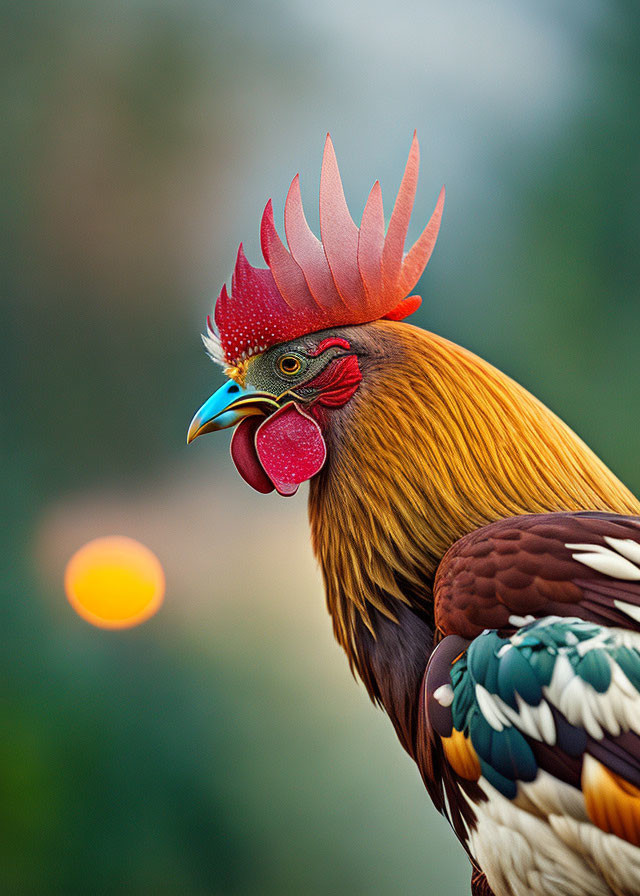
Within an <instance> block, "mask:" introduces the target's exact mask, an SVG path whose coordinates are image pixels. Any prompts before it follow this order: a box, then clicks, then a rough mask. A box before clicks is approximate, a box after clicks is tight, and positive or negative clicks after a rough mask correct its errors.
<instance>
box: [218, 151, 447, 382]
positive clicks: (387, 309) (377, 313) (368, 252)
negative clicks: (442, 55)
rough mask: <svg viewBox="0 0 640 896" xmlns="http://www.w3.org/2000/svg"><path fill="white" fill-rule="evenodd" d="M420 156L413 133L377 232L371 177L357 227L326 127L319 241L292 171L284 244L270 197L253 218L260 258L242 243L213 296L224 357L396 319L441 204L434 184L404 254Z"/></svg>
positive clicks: (406, 304) (377, 194)
mask: <svg viewBox="0 0 640 896" xmlns="http://www.w3.org/2000/svg"><path fill="white" fill-rule="evenodd" d="M419 164H420V151H419V147H418V140H417V137H416V135H415V133H414V135H413V140H412V143H411V150H410V153H409V159H408V161H407V165H406V168H405V172H404V176H403V178H402V183H401V184H400V189H399V191H398V196H397V199H396V202H395V206H394V209H393V213H392V215H391V219H390V221H389V227H388V230H387V234H386V236H385V232H384V212H383V208H382V193H381V190H380V184H379V183H378V182H377V181H376V183H375V184H374V185H373V188H372V190H371V193H370V194H369V198H368V199H367V204H366V206H365V209H364V212H363V214H362V222H361V225H360V228H358V227H357V226H356V224H355V223H354V221H353V219H352V218H351V215H350V214H349V209H348V208H347V203H346V200H345V197H344V191H343V188H342V181H341V179H340V172H339V170H338V163H337V161H336V156H335V152H334V149H333V144H332V142H331V138H330V137H329V135H328V134H327V140H326V143H325V149H324V156H323V160H322V170H321V175H320V233H321V236H322V241H320V240H319V239H318V238H317V237H316V236H315V235H314V234H313V233H312V231H311V229H310V228H309V225H308V224H307V220H306V218H305V214H304V209H303V207H302V198H301V195H300V183H299V178H298V175H296V176H295V177H294V179H293V182H292V184H291V187H290V189H289V193H288V194H287V199H286V202H285V209H284V224H285V234H286V237H287V243H288V248H287V246H285V244H284V243H283V242H282V240H281V239H280V237H279V235H278V232H277V231H276V227H275V223H274V220H273V207H272V204H271V200H269V202H268V203H267V206H266V208H265V210H264V214H263V216H262V224H261V228H260V237H261V244H262V254H263V256H264V259H265V261H266V263H267V267H266V268H254V267H253V266H252V265H250V264H249V262H248V261H247V259H246V257H245V255H244V252H243V249H242V244H241V245H240V248H239V249H238V258H237V261H236V266H235V270H234V272H233V276H232V279H231V295H229V294H228V293H227V289H226V286H225V287H223V288H222V291H221V293H220V295H219V297H218V301H217V302H216V307H215V315H214V316H215V323H216V327H217V331H218V337H217V338H218V339H219V341H220V344H221V347H222V351H223V353H224V357H225V358H226V359H227V361H228V362H229V363H232V364H233V363H235V362H237V361H239V360H241V359H242V358H246V357H248V356H250V355H252V354H255V353H257V352H261V351H264V350H265V349H266V348H269V347H270V346H272V345H276V344H278V343H280V342H288V341H289V340H290V339H295V338H296V337H298V336H303V335H304V334H306V333H313V332H317V331H318V330H324V329H327V328H328V327H336V326H347V325H350V324H362V323H367V322H369V321H372V320H379V319H380V318H387V319H389V320H402V319H403V318H404V317H406V316H407V315H409V314H411V313H412V312H413V311H415V310H416V308H417V307H418V306H419V305H420V302H421V299H420V297H419V296H411V295H408V293H410V291H411V290H412V289H413V287H414V286H415V285H416V283H417V282H418V279H419V278H420V275H421V274H422V272H423V270H424V268H425V267H426V264H427V262H428V261H429V257H430V256H431V252H432V251H433V247H434V245H435V242H436V239H437V236H438V229H439V227H440V219H441V217H442V209H443V206H444V188H443V189H442V190H441V192H440V196H439V198H438V203H437V205H436V208H435V211H434V213H433V215H432V216H431V220H430V221H429V223H428V224H427V226H426V228H425V229H424V231H423V232H422V234H421V235H420V236H419V237H418V239H417V241H416V242H415V244H414V245H413V246H412V248H411V249H410V250H409V251H408V252H407V253H406V254H404V244H405V240H406V236H407V231H408V229H409V220H410V218H411V211H412V208H413V202H414V199H415V194H416V186H417V182H418V168H419ZM211 329H212V328H211V327H210V326H209V330H211Z"/></svg>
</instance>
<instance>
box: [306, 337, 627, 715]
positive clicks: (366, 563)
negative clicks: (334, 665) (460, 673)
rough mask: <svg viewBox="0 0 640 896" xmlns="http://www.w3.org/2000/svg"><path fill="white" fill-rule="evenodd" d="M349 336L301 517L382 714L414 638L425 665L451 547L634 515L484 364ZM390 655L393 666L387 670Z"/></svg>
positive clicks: (535, 408)
mask: <svg viewBox="0 0 640 896" xmlns="http://www.w3.org/2000/svg"><path fill="white" fill-rule="evenodd" d="M355 329H356V328H354V330H355ZM357 329H358V331H360V332H359V336H358V339H359V343H360V345H361V346H362V348H363V352H362V372H363V381H362V383H361V386H360V388H359V390H358V392H357V393H356V395H355V396H354V398H353V399H352V400H351V401H350V402H349V404H348V405H346V406H345V407H344V408H341V409H339V410H337V411H334V412H332V414H331V420H330V422H329V424H328V426H327V428H326V432H325V437H326V440H327V447H328V458H327V463H326V465H325V468H324V469H323V470H322V471H321V473H320V474H319V475H318V476H316V477H315V478H314V479H313V480H312V481H311V489H310V493H309V516H310V522H311V532H312V541H313V547H314V551H315V553H316V556H317V558H318V560H319V563H320V566H321V569H322V572H323V576H324V580H325V587H326V595H327V604H328V608H329V612H330V613H331V616H332V618H333V625H334V631H335V635H336V638H337V640H338V641H339V642H340V644H341V645H342V646H343V647H344V649H345V651H346V653H347V656H348V658H349V661H350V664H351V666H352V668H353V669H355V671H357V672H358V674H359V675H360V677H361V678H362V680H363V681H364V683H365V685H366V686H367V689H368V690H369V693H370V694H371V696H372V697H373V698H374V699H376V700H380V701H381V702H384V704H385V707H386V708H387V709H388V710H389V706H387V703H388V702H389V700H388V697H387V698H386V699H383V697H382V696H381V695H382V694H383V691H384V688H385V683H384V678H385V676H388V675H391V676H394V675H396V677H398V679H399V680H400V681H405V682H406V681H408V679H409V678H412V681H413V684H412V685H411V688H415V673H412V674H411V675H409V674H408V673H407V671H406V670H407V669H409V668H411V669H413V667H414V666H415V660H414V658H413V655H412V654H413V653H414V652H415V650H416V649H417V648H416V645H415V641H416V638H415V637H414V635H415V632H416V631H421V637H422V639H423V645H424V646H423V648H422V655H423V660H422V669H424V666H425V665H426V661H427V658H428V654H429V650H430V646H431V645H430V640H431V630H432V629H433V602H432V593H431V585H432V582H433V577H434V575H435V571H436V568H437V566H438V563H439V562H440V559H441V558H442V556H443V555H444V553H445V552H446V551H447V549H448V548H449V547H450V546H451V545H452V544H453V543H454V542H455V541H456V540H457V539H458V538H460V537H462V536H463V535H465V534H466V533H468V532H470V531H472V530H473V529H476V528H479V527H480V526H483V525H486V524H487V523H490V522H494V521H495V520H497V519H501V518H504V517H508V516H514V515H517V514H522V513H544V512H552V511H563V510H610V511H614V512H617V513H638V512H639V511H640V504H639V503H638V501H637V500H636V499H635V498H634V497H633V495H632V494H631V493H630V492H629V491H628V490H627V489H626V488H625V487H624V486H623V485H622V484H621V483H620V482H619V480H618V479H617V478H616V477H615V476H614V475H613V474H612V473H611V472H610V471H609V470H608V469H607V468H606V467H605V465H604V464H603V463H602V462H601V461H600V460H599V459H598V458H597V457H596V456H595V455H594V454H593V452H591V451H590V449H589V448H587V446H586V445H585V444H584V443H583V442H582V441H581V440H580V439H579V438H578V436H576V435H575V433H573V432H572V431H571V430H570V429H569V428H568V427H567V426H566V425H565V424H564V423H562V421H560V420H559V419H558V418H557V417H556V416H555V415H554V414H553V413H552V412H551V411H550V410H549V409H548V408H546V407H545V406H544V405H543V404H541V403H540V402H539V401H537V399H535V398H534V397H533V396H532V395H530V394H529V393H528V392H527V391H526V390H524V389H523V388H522V387H521V386H519V385H517V384H516V383H514V382H513V381H512V380H510V379H509V378H508V377H507V376H506V375H504V374H502V373H500V371H498V370H496V369H495V368H493V367H491V365H489V364H487V363H486V362H485V361H482V360H481V359H480V358H478V357H476V356H475V355H473V354H471V353H470V352H468V351H466V350H465V349H462V348H460V347H459V346H456V345H454V344H452V343H450V342H448V341H447V340H444V339H442V338H440V337H438V336H435V335H433V334H431V333H427V332H425V331H423V330H419V329H416V328H415V327H411V326H409V325H407V324H399V323H391V322H387V321H378V322H376V323H373V324H368V325H365V326H362V327H359V328H357ZM354 341H355V340H354ZM407 627H409V628H411V629H412V634H411V636H410V637H409V636H408V635H407ZM383 630H384V637H382V635H381V632H382V631H383ZM394 637H395V643H394ZM383 641H384V648H379V647H376V645H377V644H378V643H379V642H380V643H382V642H383ZM394 650H395V655H396V660H395V665H394V664H393V663H391V664H389V663H388V662H387V660H386V659H385V657H386V656H388V655H390V654H391V653H393V651H394ZM403 658H404V659H403ZM405 660H406V661H405ZM407 686H409V685H407ZM396 727H398V726H397V725H396Z"/></svg>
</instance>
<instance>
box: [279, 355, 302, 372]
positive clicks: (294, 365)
mask: <svg viewBox="0 0 640 896" xmlns="http://www.w3.org/2000/svg"><path fill="white" fill-rule="evenodd" d="M301 367H302V363H301V361H300V359H299V358H296V356H295V355H282V357H281V358H279V359H278V369H279V370H280V373H284V374H285V376H295V375H296V373H300V368H301Z"/></svg>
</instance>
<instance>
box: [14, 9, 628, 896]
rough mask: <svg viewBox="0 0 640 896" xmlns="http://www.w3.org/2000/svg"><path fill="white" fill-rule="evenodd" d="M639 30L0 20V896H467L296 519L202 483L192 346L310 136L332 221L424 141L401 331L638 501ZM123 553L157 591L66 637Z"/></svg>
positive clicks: (209, 479)
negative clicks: (85, 586) (334, 175)
mask: <svg viewBox="0 0 640 896" xmlns="http://www.w3.org/2000/svg"><path fill="white" fill-rule="evenodd" d="M639 10H640V8H639V7H638V5H637V4H636V3H634V2H631V0H610V2H608V3H607V2H604V0H593V2H592V0H586V2H585V0H538V2H535V3H532V2H525V0H495V2H492V3H484V2H483V3H476V2H473V0H448V2H446V3H445V2H425V0H414V2H409V0H396V2H394V3H391V2H383V0H370V2H367V3H363V2H356V0H328V2H325V3H322V4H320V3H311V2H303V0H264V2H257V0H255V2H251V0H242V2H238V3H235V4H232V3H223V2H216V0H206V2H204V0H126V2H125V0H123V2H120V3H105V2H94V0H83V2H76V0H61V2H57V3H50V2H44V3H38V4H34V3H28V2H24V3H9V2H5V3H3V4H2V17H3V27H2V28H1V29H0V35H1V37H0V42H1V43H0V47H1V52H0V67H1V69H2V75H3V77H2V87H1V102H2V106H1V116H2V123H3V124H2V131H3V137H4V138H5V139H4V140H3V142H2V150H1V155H0V163H1V165H2V170H1V178H0V180H1V182H2V196H3V201H2V216H1V220H2V227H3V237H4V238H3V249H4V251H3V253H2V257H1V260H0V276H1V278H2V288H1V291H0V296H1V303H2V319H1V321H0V324H1V326H0V363H1V364H2V389H1V391H0V394H1V399H0V400H1V402H2V418H1V420H2V449H1V450H2V454H1V456H0V480H1V484H2V489H1V493H2V524H1V528H0V539H1V541H0V551H1V570H2V572H1V579H0V581H1V585H0V587H1V591H2V611H1V619H2V636H1V638H0V682H1V684H0V707H1V709H0V712H1V729H0V821H1V834H0V891H1V892H3V893H8V894H14V893H15V894H23V893H24V894H57V893H60V894H75V893H78V894H85V893H91V894H102V893H105V894H110V893H126V894H132V896H137V894H152V893H153V894H156V893H158V894H186V896H189V894H234V896H235V894H238V896H240V894H247V896H249V894H314V893H318V894H326V893H336V894H399V893H400V894H423V893H438V892H447V893H453V894H458V893H460V894H462V893H465V892H466V888H467V886H468V880H469V873H468V868H467V866H466V862H465V859H464V856H463V855H462V852H461V850H460V849H459V848H458V847H457V845H456V844H455V842H454V838H453V836H452V835H451V834H450V832H449V830H448V827H447V825H446V824H445V823H444V821H442V819H440V818H439V817H438V816H437V814H436V813H435V811H434V810H433V809H432V807H431V806H430V804H429V801H428V798H427V796H426V794H425V793H424V792H423V791H422V787H421V784H420V781H419V779H418V775H417V772H416V771H415V770H414V768H413V767H412V765H411V763H410V761H409V760H408V758H407V757H406V756H405V755H404V754H403V752H402V750H401V749H400V747H399V745H398V744H397V743H396V740H395V736H394V734H393V732H392V730H391V727H390V725H389V724H388V722H387V721H386V720H385V718H384V717H383V715H382V714H381V713H380V712H379V711H376V710H374V709H373V708H372V707H371V706H370V705H369V703H368V700H367V698H366V695H365V693H364V691H363V689H362V688H361V687H358V686H357V684H356V683H355V682H354V681H353V680H352V678H351V677H350V674H349V672H348V670H347V667H346V663H345V661H344V658H343V657H342V655H341V653H340V651H339V649H338V648H337V647H336V646H335V645H334V644H333V641H332V636H331V633H330V624H329V620H328V618H327V616H326V612H325V609H324V605H323V595H322V588H321V583H320V581H319V576H318V573H317V570H316V568H315V565H314V561H313V559H312V556H311V552H310V548H309V544H308V540H307V530H306V508H305V495H304V494H300V495H299V496H297V497H296V498H295V499H293V500H288V501H286V500H283V499H279V498H278V497H273V496H270V497H266V498H265V497H263V496H258V495H256V494H254V493H252V492H251V491H250V490H249V488H248V487H247V486H246V485H245V484H244V483H243V482H242V481H241V480H240V478H239V477H238V476H237V475H236V473H235V471H234V469H233V466H232V464H231V461H230V460H229V458H228V454H227V452H228V436H227V435H226V434H222V435H218V436H217V437H213V436H210V437H208V438H206V439H199V440H198V441H197V442H196V443H195V444H194V445H192V446H190V447H189V448H188V449H187V448H186V445H185V432H186V428H187V425H188V422H189V420H190V417H191V415H192V413H193V412H194V411H195V409H196V408H197V407H198V406H199V405H200V403H201V402H202V401H203V400H204V399H205V398H206V397H208V395H209V394H210V393H211V392H212V391H213V389H214V388H216V387H217V386H218V385H219V383H220V381H221V375H220V373H219V372H218V371H217V370H216V369H215V368H214V367H213V365H211V363H210V362H208V360H207V359H206V357H205V355H204V352H203V350H202V347H201V344H200V339H199V332H200V331H201V329H202V325H203V321H204V317H205V314H206V313H207V312H208V311H209V310H210V309H211V306H212V302H213V300H214V298H215V295H216V294H217V291H218V289H219V288H220V286H221V284H222V282H223V281H224V279H225V278H226V277H227V276H228V275H229V273H230V270H231V267H232V264H233V260H234V257H235V251H236V248H237V244H238V243H239V242H240V240H244V241H245V245H246V247H247V251H248V255H249V258H250V259H251V260H252V261H253V262H254V263H258V259H259V255H258V222H259V216H260V213H261V211H262V208H263V205H264V202H265V201H266V199H267V198H268V197H269V196H273V198H274V203H275V208H276V214H277V216H279V220H281V215H282V202H283V199H284V196H285V195H286V190H287V188H288V185H289V182H290V180H291V178H292V176H293V175H294V174H295V173H296V171H298V170H299V171H300V173H301V176H302V188H303V197H304V198H305V201H306V204H307V209H308V215H309V219H310V220H311V222H312V223H315V224H317V207H316V203H317V188H318V179H319V169H320V161H321V155H322V146H323V140H324V135H325V132H326V131H327V130H330V131H331V133H332V136H333V138H334V142H335V146H336V150H337V153H338V158H339V161H340V164H341V168H342V172H343V177H344V182H345V189H346V193H347V198H348V200H349V202H350V205H351V207H352V210H353V213H354V216H356V217H358V216H359V215H360V213H361V210H362V208H363V205H364V202H365V199H366V195H367V192H368V189H369V187H370V185H371V184H372V182H373V181H374V180H375V179H376V178H377V177H379V178H380V179H381V181H382V185H383V193H384V195H385V197H386V200H387V204H388V207H390V202H391V201H392V198H393V196H394V195H395V191H396V189H397V187H398V183H399V180H400V175H401V172H402V168H403V166H404V162H405V159H406V154H407V152H408V149H409V143H410V138H411V134H412V131H413V129H414V127H415V128H417V129H418V134H419V137H420V139H421V146H422V176H421V182H420V186H419V195H418V199H417V203H416V210H415V218H414V221H415V225H414V228H413V231H412V233H413V235H417V233H418V232H419V230H420V229H421V227H422V225H423V223H424V222H425V221H426V219H427V217H428V215H429V214H430V213H431V210H432V208H433V205H434V204H435V200H436V197H437V194H438V190H439V188H440V185H441V184H442V183H445V184H446V186H447V204H446V209H445V216H444V223H443V226H442V229H441V234H440V239H439V242H438V246H437V250H436V252H435V254H434V256H433V259H432V261H431V263H430V265H429V268H428V271H427V273H426V274H425V275H424V277H423V279H422V282H421V284H420V286H421V289H420V291H421V293H422V295H423V297H424V304H423V306H422V309H421V311H420V313H419V315H418V316H417V318H416V321H417V322H418V323H420V324H422V325H424V326H425V327H428V328H431V329H434V330H436V331H437V332H439V333H442V334H444V335H446V336H448V337H450V338H452V339H454V340H456V341H458V342H461V343H462V344H464V345H466V346H468V347H469V348H471V349H473V350H474V351H476V352H478V353H480V354H481V355H483V356H484V357H486V358H488V359H489V360H491V361H492V362H494V363H495V364H497V365H498V366H500V367H502V368H503V369H505V370H506V371H507V372H508V373H510V374H511V375H512V376H514V377H515V378H516V379H518V380H520V381H521V382H522V383H524V384H525V385H526V386H527V387H529V388H530V389H532V390H533V391H534V392H535V393H536V394H537V395H538V396H540V397H541V398H542V399H543V400H544V401H546V402H547V403H548V404H550V405H551V407H553V408H554V409H555V410H556V411H557V412H559V413H560V414H561V415H562V416H563V417H564V418H565V419H567V420H568V422H569V423H571V424H572V425H573V426H574V427H575V428H576V429H577V430H578V432H579V433H580V434H581V435H582V436H583V437H584V438H585V439H586V440H587V441H588V442H589V443H590V444H591V445H592V446H593V447H594V448H595V449H596V450H597V451H598V452H599V453H600V454H601V455H602V456H603V457H604V459H605V460H606V461H607V462H608V463H609V464H610V465H611V466H612V467H613V468H614V470H616V472H618V473H619V474H620V475H621V476H622V477H623V478H624V479H625V480H626V482H627V483H628V484H629V485H630V486H631V487H632V488H634V489H636V490H638V489H639V488H640V465H639V463H638V457H639V450H640V434H639V432H638V422H637V421H638V418H639V415H640V377H639V376H638V361H639V359H640V296H639V295H638V293H639V290H640V261H639V259H640V254H639V253H638V240H639V236H640V233H639V223H640V142H639V141H640V116H639V115H638V108H639V100H640V96H639V94H640V77H639V75H640V71H639V68H640V54H639V53H638V43H639V40H640V11H639ZM110 533H122V534H127V535H131V536H133V537H136V538H139V539H140V540H142V541H143V542H144V543H146V544H148V545H149V546H150V547H151V548H152V549H153V550H155V551H156V552H157V554H158V556H159V557H160V559H161V561H162V563H163V564H164V566H165V570H166V573H167V579H168V591H167V597H166V602H165V606H164V608H163V609H162V611H161V612H160V614H159V615H158V616H157V617H156V618H154V619H153V620H151V621H150V622H149V623H147V624H146V625H144V626H142V627H140V628H139V629H136V630H132V631H129V632H121V633H114V632H104V631H100V630H97V629H93V628H91V627H90V626H89V625H87V624H86V623H85V622H83V621H82V620H80V619H79V618H77V617H76V616H75V615H74V614H73V612H72V610H71V609H70V607H69V606H68V604H67V602H66V600H65V598H64V594H63V590H62V574H63V569H64V565H65V562H66V560H67V559H68V557H69V556H70V554H71V553H72V552H73V551H74V550H75V549H76V548H77V547H79V546H80V545H81V544H83V543H84V542H85V541H87V540H88V539H89V538H92V537H95V536H98V535H103V534H110Z"/></svg>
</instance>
